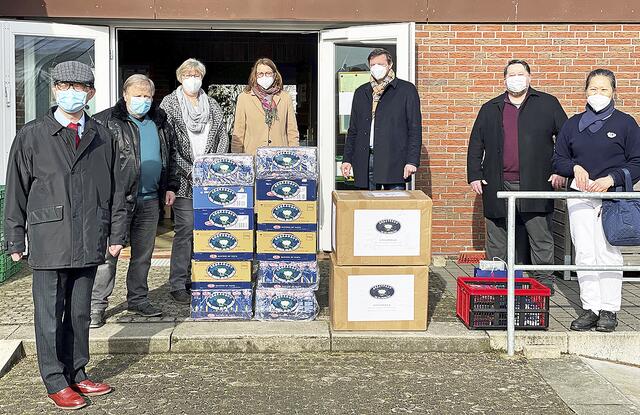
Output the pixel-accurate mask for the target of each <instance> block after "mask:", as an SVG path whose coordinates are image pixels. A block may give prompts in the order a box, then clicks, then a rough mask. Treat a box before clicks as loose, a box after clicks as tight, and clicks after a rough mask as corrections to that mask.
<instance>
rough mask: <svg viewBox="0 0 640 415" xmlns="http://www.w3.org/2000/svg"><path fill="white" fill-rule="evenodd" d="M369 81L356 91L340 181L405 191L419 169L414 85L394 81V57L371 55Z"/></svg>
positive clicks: (419, 124) (419, 117)
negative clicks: (407, 183)
mask: <svg viewBox="0 0 640 415" xmlns="http://www.w3.org/2000/svg"><path fill="white" fill-rule="evenodd" d="M368 61H369V67H370V68H371V81H370V82H369V83H366V84H364V85H362V86H360V87H358V89H356V91H355V93H354V95H353V103H352V106H351V120H350V123H349V131H348V133H347V138H346V141H345V145H344V154H343V163H342V166H341V170H342V175H343V176H344V177H345V178H348V177H350V176H351V175H353V176H354V179H355V186H356V187H359V188H364V189H367V188H368V189H371V190H375V189H386V190H391V189H405V188H406V185H405V182H406V181H408V180H409V178H410V177H411V175H412V174H414V173H415V172H416V170H417V169H418V166H420V147H421V145H422V115H421V114H420V97H419V96H418V91H417V90H416V87H415V85H413V84H412V83H410V82H407V81H403V80H401V79H398V78H396V77H395V73H394V72H393V69H392V67H393V61H392V59H391V54H390V53H389V52H388V51H386V50H385V49H374V50H373V51H372V52H371V53H370V54H369V59H368Z"/></svg>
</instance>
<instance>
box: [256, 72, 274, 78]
mask: <svg viewBox="0 0 640 415" xmlns="http://www.w3.org/2000/svg"><path fill="white" fill-rule="evenodd" d="M256 76H257V77H258V78H262V77H263V76H273V72H257V73H256Z"/></svg>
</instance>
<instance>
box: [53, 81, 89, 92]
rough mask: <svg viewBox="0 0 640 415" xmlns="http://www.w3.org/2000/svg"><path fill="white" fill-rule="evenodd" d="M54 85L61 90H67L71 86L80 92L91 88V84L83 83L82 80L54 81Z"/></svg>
mask: <svg viewBox="0 0 640 415" xmlns="http://www.w3.org/2000/svg"><path fill="white" fill-rule="evenodd" d="M54 85H55V86H56V88H58V89H59V90H60V91H66V90H68V89H69V88H73V89H74V90H76V91H78V92H83V91H86V90H87V89H88V88H91V85H87V84H83V83H80V82H56V83H54Z"/></svg>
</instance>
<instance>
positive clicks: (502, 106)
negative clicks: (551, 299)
mask: <svg viewBox="0 0 640 415" xmlns="http://www.w3.org/2000/svg"><path fill="white" fill-rule="evenodd" d="M504 79H505V86H506V88H507V91H506V92H505V93H503V94H500V95H499V96H497V97H496V98H493V99H491V100H490V101H488V102H487V103H485V104H484V105H483V106H482V108H481V109H480V112H479V114H478V117H477V118H476V121H475V123H474V125H473V130H472V131H471V138H470V140H469V151H468V153H467V179H468V181H469V184H471V188H472V189H473V191H474V192H476V193H477V194H479V195H482V203H483V208H484V216H485V218H486V219H487V220H486V227H487V243H486V245H487V256H488V257H489V259H492V258H494V257H497V258H500V259H502V260H504V261H506V259H507V230H506V216H507V212H506V203H505V201H504V200H501V199H498V198H497V194H496V193H497V192H498V191H500V190H507V191H518V190H523V191H526V190H529V191H551V190H553V189H554V188H556V189H557V188H560V187H562V186H564V184H565V178H563V177H560V176H557V175H555V174H552V168H551V158H552V156H553V148H554V143H555V136H557V134H558V132H559V131H560V128H561V127H562V125H563V124H564V122H565V121H566V120H567V115H566V114H565V112H564V110H563V109H562V106H561V105H560V102H558V99H557V98H555V97H554V96H552V95H549V94H546V93H544V92H540V91H536V90H535V89H533V88H531V87H530V86H529V85H530V82H531V70H530V68H529V65H528V64H527V62H525V61H522V60H511V61H509V62H508V64H507V66H506V67H505V69H504ZM553 204H554V203H553V200H543V199H521V200H519V201H518V202H517V222H518V223H519V224H520V225H521V229H519V230H520V232H518V233H519V234H521V235H522V234H524V233H525V232H526V234H528V240H529V244H530V246H531V261H532V263H533V264H536V265H544V264H553V260H554V253H553V250H554V244H553V234H552V231H551V223H552V214H553ZM516 239H518V238H516ZM525 243H526V240H525ZM522 245H523V244H520V247H519V248H522ZM516 250H517V251H518V249H516ZM519 252H520V256H519V257H517V258H516V261H518V262H522V261H523V260H525V258H524V254H523V253H522V249H520V250H519ZM534 275H535V276H536V277H538V278H540V280H541V282H543V283H544V284H545V285H547V286H549V287H550V288H552V289H553V280H552V278H551V277H548V276H547V275H548V273H544V272H540V273H534Z"/></svg>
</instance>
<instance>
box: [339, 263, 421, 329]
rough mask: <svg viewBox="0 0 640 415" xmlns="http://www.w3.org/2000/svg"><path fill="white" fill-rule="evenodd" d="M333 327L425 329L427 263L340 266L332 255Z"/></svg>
mask: <svg viewBox="0 0 640 415" xmlns="http://www.w3.org/2000/svg"><path fill="white" fill-rule="evenodd" d="M331 262H332V264H331V278H330V280H329V311H330V313H331V327H332V329H333V330H401V331H422V330H426V329H427V300H428V284H429V268H428V267H427V266H392V267H382V266H339V265H336V257H335V255H334V254H333V253H332V254H331Z"/></svg>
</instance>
